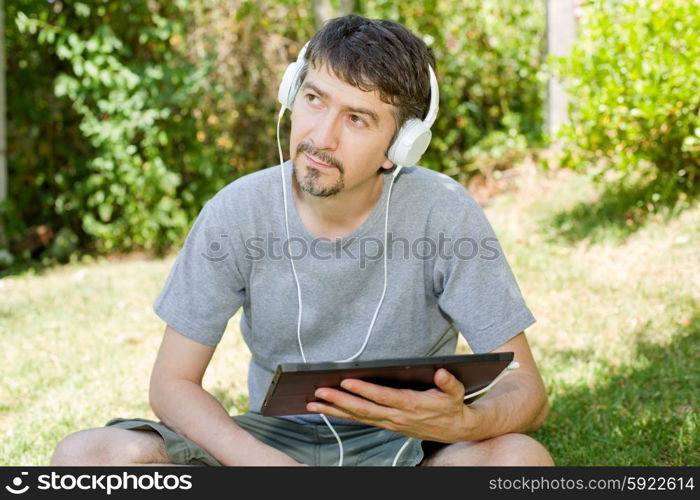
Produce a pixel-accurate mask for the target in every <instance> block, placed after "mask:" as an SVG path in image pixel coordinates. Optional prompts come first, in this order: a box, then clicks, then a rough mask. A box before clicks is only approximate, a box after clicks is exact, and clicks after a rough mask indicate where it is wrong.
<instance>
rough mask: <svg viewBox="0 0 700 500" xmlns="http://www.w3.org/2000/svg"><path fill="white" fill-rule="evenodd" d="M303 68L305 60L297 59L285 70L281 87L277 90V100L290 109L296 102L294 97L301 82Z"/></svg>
mask: <svg viewBox="0 0 700 500" xmlns="http://www.w3.org/2000/svg"><path fill="white" fill-rule="evenodd" d="M303 69H304V63H303V62H299V61H296V62H293V63H291V64H289V66H287V69H286V70H285V71H284V76H282V83H280V87H279V89H278V90H277V100H278V101H279V103H280V104H281V105H282V106H283V107H285V108H287V109H289V110H291V109H292V105H293V104H294V97H295V95H296V93H297V89H298V87H299V84H300V82H299V75H300V74H301V72H302V70H303Z"/></svg>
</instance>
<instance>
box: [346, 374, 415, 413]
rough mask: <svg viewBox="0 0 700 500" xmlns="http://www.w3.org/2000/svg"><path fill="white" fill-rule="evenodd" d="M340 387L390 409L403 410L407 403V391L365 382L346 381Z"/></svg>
mask: <svg viewBox="0 0 700 500" xmlns="http://www.w3.org/2000/svg"><path fill="white" fill-rule="evenodd" d="M340 387H342V388H343V389H345V390H346V391H350V392H352V393H354V394H357V395H359V396H362V397H363V398H364V399H369V400H370V401H374V402H375V403H377V404H379V405H382V406H387V407H389V408H403V407H404V406H405V403H406V398H407V394H406V391H404V390H401V389H394V388H392V387H386V386H383V385H378V384H373V383H371V382H365V381H364V380H357V379H345V380H343V381H342V382H341V383H340Z"/></svg>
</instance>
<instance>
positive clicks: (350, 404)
mask: <svg viewBox="0 0 700 500" xmlns="http://www.w3.org/2000/svg"><path fill="white" fill-rule="evenodd" d="M314 396H316V397H317V398H318V399H323V400H324V402H328V403H331V404H332V405H334V406H336V407H338V408H340V409H341V410H343V411H346V412H348V413H350V414H353V415H356V416H357V417H361V418H363V419H369V420H379V419H385V418H387V417H388V413H389V410H390V408H387V407H385V406H381V405H378V404H376V403H374V402H372V401H370V400H367V399H365V398H362V397H360V396H356V395H354V394H351V393H348V392H344V391H338V390H335V389H329V388H327V387H322V388H320V389H316V391H315V392H314Z"/></svg>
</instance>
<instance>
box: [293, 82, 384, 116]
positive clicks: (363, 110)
mask: <svg viewBox="0 0 700 500" xmlns="http://www.w3.org/2000/svg"><path fill="white" fill-rule="evenodd" d="M304 89H311V90H313V91H314V92H316V93H317V94H318V95H319V96H320V97H321V98H322V99H327V98H328V97H329V96H328V92H325V91H323V90H321V89H320V88H318V87H317V86H316V85H314V84H313V83H312V82H304V84H303V85H302V86H301V90H304ZM342 109H343V110H344V111H349V112H351V113H356V114H360V115H367V116H368V117H369V118H370V120H372V122H373V123H374V124H375V125H377V124H378V123H379V115H378V114H377V113H376V112H375V111H373V110H371V109H369V108H361V107H357V106H343V107H342Z"/></svg>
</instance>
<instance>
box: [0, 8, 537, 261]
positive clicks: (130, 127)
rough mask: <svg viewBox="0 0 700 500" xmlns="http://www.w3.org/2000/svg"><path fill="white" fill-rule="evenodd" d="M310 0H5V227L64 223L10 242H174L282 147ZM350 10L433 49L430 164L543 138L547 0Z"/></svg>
mask: <svg viewBox="0 0 700 500" xmlns="http://www.w3.org/2000/svg"><path fill="white" fill-rule="evenodd" d="M312 4H313V3H312V2H311V1H309V0H291V1H282V0H266V1H263V2H251V1H249V0H197V1H191V2H188V1H184V0H177V1H172V2H159V1H152V2H118V1H116V0H96V1H93V2H85V1H83V2H65V1H61V0H56V1H55V2H47V1H46V0H16V1H14V2H10V3H9V4H7V5H6V18H7V20H8V23H7V35H6V40H7V56H8V60H7V67H8V73H7V74H8V81H7V85H8V96H10V99H9V100H8V119H9V121H8V145H9V148H8V166H9V169H8V170H9V198H8V200H7V201H6V202H5V203H4V204H3V205H2V206H0V220H2V222H3V224H4V226H5V229H6V232H7V235H8V237H9V239H10V240H11V241H18V240H21V239H22V238H24V236H23V235H25V234H26V233H27V230H28V229H29V230H30V232H31V230H32V229H33V228H36V227H39V226H40V227H48V228H50V230H51V234H54V235H61V236H62V238H61V241H58V242H56V243H55V244H53V245H49V246H47V248H45V249H44V250H43V251H42V253H37V251H31V252H27V251H25V255H20V258H24V259H26V258H30V257H40V258H43V259H44V260H46V261H47V262H53V261H65V260H67V259H69V258H70V257H71V256H72V255H73V254H74V253H76V252H77V251H78V250H77V249H81V250H88V251H96V252H114V251H131V250H149V251H154V252H158V253H162V252H165V251H167V250H168V249H170V248H173V247H175V248H177V247H178V246H179V245H180V244H181V242H182V238H183V237H184V236H185V234H186V232H187V228H188V227H189V224H190V223H191V222H192V221H193V220H194V218H195V216H196V215H197V213H198V212H199V210H200V209H201V207H202V205H203V204H204V202H205V201H206V200H207V199H209V198H210V197H211V196H212V195H213V194H214V193H216V192H217V191H218V190H219V189H221V188H222V187H223V186H224V185H226V184H228V183H229V182H231V181H233V180H234V179H236V178H237V177H239V176H241V175H244V174H246V173H249V172H252V171H255V170H258V169H260V168H263V167H266V166H269V165H273V164H275V163H276V162H277V148H276V141H275V117H276V112H277V110H278V104H277V102H276V93H277V86H278V84H279V79H280V77H281V75H282V72H283V71H284V68H285V67H286V65H287V64H288V63H289V62H290V61H293V60H294V59H296V56H297V53H298V51H299V49H300V48H301V47H302V45H303V44H304V43H305V42H306V41H307V40H308V39H309V38H310V37H311V36H312V34H313V32H314V31H315V26H314V18H313V9H312ZM358 12H359V13H361V14H363V15H366V16H368V17H378V18H379V17H381V18H391V19H395V20H397V21H400V22H403V23H404V24H406V25H407V26H408V27H409V28H411V29H414V30H415V31H416V32H417V33H419V34H421V35H422V36H423V37H424V39H425V40H426V42H427V43H428V44H429V45H430V46H431V47H432V48H433V49H434V51H435V53H436V57H437V59H438V68H437V69H438V71H437V73H438V78H439V80H440V90H441V105H440V113H439V115H438V120H437V122H436V123H435V125H434V128H433V137H434V139H433V143H432V145H431V148H430V150H429V152H428V153H427V154H426V156H425V158H424V160H423V164H425V165H426V166H428V167H430V168H433V169H435V170H439V171H443V172H446V173H447V174H449V175H452V176H453V177H455V178H457V179H459V180H461V181H465V180H467V179H468V177H469V176H470V175H472V174H473V173H474V172H475V171H477V170H479V169H480V168H487V169H491V168H494V167H493V165H494V163H493V162H491V161H485V159H488V157H490V156H494V155H495V156H498V157H501V158H506V159H507V161H512V158H514V156H513V151H521V150H522V149H523V148H525V147H528V146H531V145H537V144H538V143H539V141H540V140H541V138H542V99H543V88H544V87H543V85H542V76H541V70H540V64H541V53H542V50H543V33H544V25H543V22H544V21H543V19H544V15H543V6H542V5H541V2H520V1H516V0H490V1H489V2H485V3H484V2H478V1H476V0H469V1H464V2H434V1H428V2H425V1H422V0H420V1H419V0H407V1H405V2H398V3H397V2H390V1H388V0H367V1H363V2H358ZM283 123H284V125H283V127H284V129H285V130H284V131H283V135H282V140H283V141H285V140H286V137H288V135H287V133H286V130H288V126H289V124H288V120H285V121H284V122H283ZM485 165H486V167H484V166H485ZM498 168H503V166H502V165H501V166H499V167H498ZM67 235H70V237H67ZM7 260H8V259H4V261H3V262H6V261H7Z"/></svg>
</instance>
